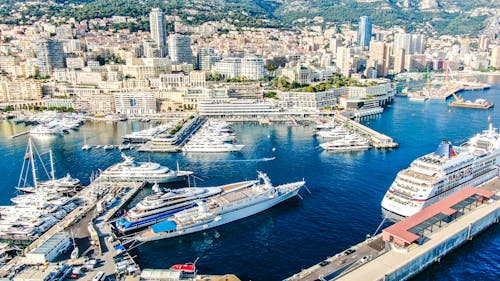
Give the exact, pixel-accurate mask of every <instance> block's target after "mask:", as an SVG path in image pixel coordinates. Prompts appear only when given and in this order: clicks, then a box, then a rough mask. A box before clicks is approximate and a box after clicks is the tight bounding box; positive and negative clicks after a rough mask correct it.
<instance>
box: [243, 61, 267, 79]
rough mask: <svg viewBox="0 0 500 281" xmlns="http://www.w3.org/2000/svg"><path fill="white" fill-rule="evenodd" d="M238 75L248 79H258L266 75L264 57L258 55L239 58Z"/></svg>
mask: <svg viewBox="0 0 500 281" xmlns="http://www.w3.org/2000/svg"><path fill="white" fill-rule="evenodd" d="M240 76H242V77H245V78H247V79H250V80H259V79H262V78H264V77H265V76H266V69H265V64H264V59H263V58H260V57H245V58H243V59H242V60H241V73H240Z"/></svg>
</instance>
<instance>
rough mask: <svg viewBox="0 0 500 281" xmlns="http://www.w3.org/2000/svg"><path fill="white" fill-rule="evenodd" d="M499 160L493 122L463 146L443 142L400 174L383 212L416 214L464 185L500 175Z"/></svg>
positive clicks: (498, 139) (396, 216)
mask: <svg viewBox="0 0 500 281" xmlns="http://www.w3.org/2000/svg"><path fill="white" fill-rule="evenodd" d="M499 163H500V134H499V133H498V131H497V130H496V129H495V128H493V126H492V125H491V124H490V126H489V129H488V130H485V131H483V132H482V133H480V134H477V135H475V136H473V137H472V138H470V139H469V140H468V141H467V142H465V143H463V144H462V145H460V146H453V145H452V144H451V143H450V142H449V141H443V142H442V143H441V144H440V145H439V147H438V149H437V150H436V151H435V152H432V153H429V154H426V155H424V156H421V157H419V158H417V159H416V160H414V161H413V162H412V163H411V165H410V167H409V168H406V169H404V170H402V171H400V172H399V173H398V174H397V176H396V179H395V180H394V182H393V183H392V185H391V186H390V187H389V189H388V190H387V192H386V194H385V196H384V198H383V200H382V212H383V213H384V215H385V216H386V217H388V218H389V219H392V220H399V219H401V218H404V217H408V216H411V215H414V214H415V213H417V212H419V211H420V210H422V209H423V208H425V207H427V206H429V205H431V204H433V203H435V202H437V201H439V200H441V199H443V198H445V197H447V196H448V195H450V194H452V193H455V192H457V191H459V190H461V189H463V188H465V187H468V186H477V185H480V184H482V183H484V182H486V181H488V180H490V179H492V178H495V177H497V176H498V171H499V167H498V165H499Z"/></svg>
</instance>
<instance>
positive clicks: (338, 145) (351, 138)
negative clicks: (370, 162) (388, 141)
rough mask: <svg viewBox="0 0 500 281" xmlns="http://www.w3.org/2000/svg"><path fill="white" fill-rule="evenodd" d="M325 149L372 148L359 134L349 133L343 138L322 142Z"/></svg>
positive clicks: (355, 149)
mask: <svg viewBox="0 0 500 281" xmlns="http://www.w3.org/2000/svg"><path fill="white" fill-rule="evenodd" d="M320 146H321V148H323V149H324V150H329V151H334V152H343V151H357V150H366V149H370V147H371V145H370V143H369V142H368V141H367V140H365V139H363V138H361V137H358V136H355V135H352V134H349V135H346V136H344V137H343V138H341V139H336V140H333V141H329V142H325V143H322V144H320Z"/></svg>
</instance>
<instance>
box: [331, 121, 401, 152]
mask: <svg viewBox="0 0 500 281" xmlns="http://www.w3.org/2000/svg"><path fill="white" fill-rule="evenodd" d="M333 120H334V122H336V123H338V124H341V125H342V126H344V127H345V128H346V129H347V130H349V131H351V132H354V133H356V134H358V135H360V136H362V137H364V138H365V139H367V140H368V141H369V142H370V144H371V145H372V146H373V147H374V148H396V147H398V146H399V144H398V143H397V142H395V141H394V140H393V139H392V138H391V137H389V136H386V135H384V134H382V133H379V132H377V131H375V130H373V129H371V128H368V127H367V126H364V125H363V124H360V123H358V122H356V121H353V120H351V119H349V118H347V117H344V116H342V115H335V116H334V117H333Z"/></svg>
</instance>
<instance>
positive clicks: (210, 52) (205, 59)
mask: <svg viewBox="0 0 500 281" xmlns="http://www.w3.org/2000/svg"><path fill="white" fill-rule="evenodd" d="M218 61H220V56H218V55H217V54H216V52H215V49H214V48H212V47H209V46H207V47H204V48H200V49H199V50H198V55H197V66H198V69H201V70H210V69H212V66H213V65H214V64H215V63H216V62H218Z"/></svg>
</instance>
